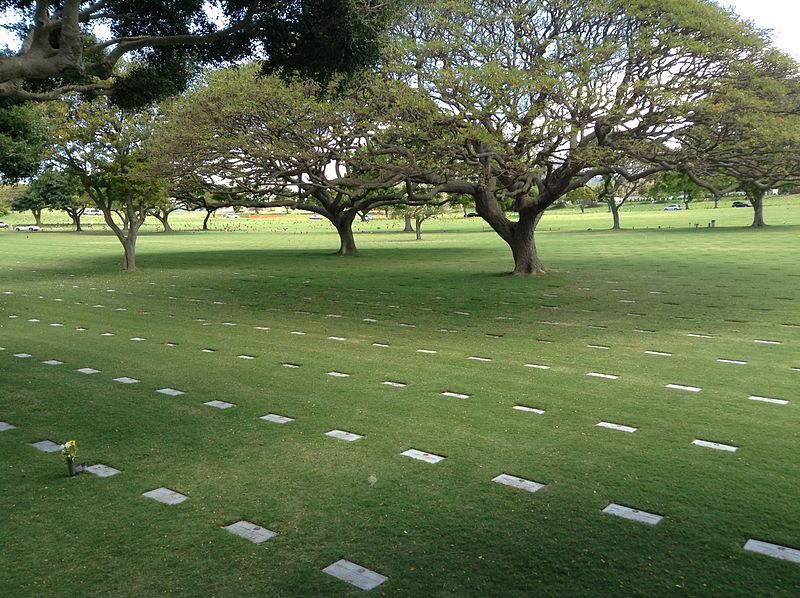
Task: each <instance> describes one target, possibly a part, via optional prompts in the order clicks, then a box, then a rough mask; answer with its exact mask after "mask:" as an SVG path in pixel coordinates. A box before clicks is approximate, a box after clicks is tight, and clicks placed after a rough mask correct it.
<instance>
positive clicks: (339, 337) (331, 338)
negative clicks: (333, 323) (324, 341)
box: [328, 336, 347, 341]
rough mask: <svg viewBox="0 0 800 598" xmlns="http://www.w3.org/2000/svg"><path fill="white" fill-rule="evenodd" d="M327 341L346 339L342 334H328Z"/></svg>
mask: <svg viewBox="0 0 800 598" xmlns="http://www.w3.org/2000/svg"><path fill="white" fill-rule="evenodd" d="M328 340H329V341H346V340H347V339H346V338H345V337H343V336H329V337H328Z"/></svg>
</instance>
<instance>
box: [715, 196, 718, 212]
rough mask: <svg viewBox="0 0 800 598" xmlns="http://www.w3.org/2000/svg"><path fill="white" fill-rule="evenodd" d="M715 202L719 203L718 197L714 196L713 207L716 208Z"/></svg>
mask: <svg viewBox="0 0 800 598" xmlns="http://www.w3.org/2000/svg"><path fill="white" fill-rule="evenodd" d="M717 204H719V197H715V198H714V209H715V210H716V209H717Z"/></svg>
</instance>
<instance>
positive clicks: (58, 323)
mask: <svg viewBox="0 0 800 598" xmlns="http://www.w3.org/2000/svg"><path fill="white" fill-rule="evenodd" d="M50 326H52V327H53V328H63V327H64V325H63V324H62V323H60V322H53V323H52V324H50Z"/></svg>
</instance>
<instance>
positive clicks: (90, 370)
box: [75, 368, 100, 374]
mask: <svg viewBox="0 0 800 598" xmlns="http://www.w3.org/2000/svg"><path fill="white" fill-rule="evenodd" d="M75 371H76V372H80V373H81V374H99V373H100V370H96V369H94V368H78V369H77V370H75Z"/></svg>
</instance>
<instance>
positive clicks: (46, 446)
mask: <svg viewBox="0 0 800 598" xmlns="http://www.w3.org/2000/svg"><path fill="white" fill-rule="evenodd" d="M31 446H32V447H33V448H35V449H37V450H40V451H42V452H43V453H57V452H59V451H60V450H61V445H60V444H56V443H55V442H53V441H52V440H40V441H39V442H33V443H31Z"/></svg>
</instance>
